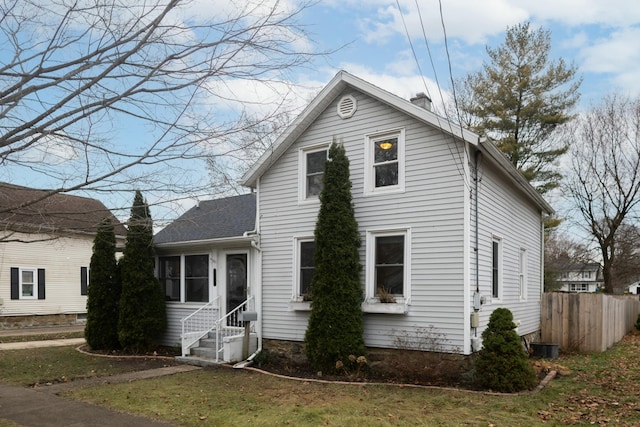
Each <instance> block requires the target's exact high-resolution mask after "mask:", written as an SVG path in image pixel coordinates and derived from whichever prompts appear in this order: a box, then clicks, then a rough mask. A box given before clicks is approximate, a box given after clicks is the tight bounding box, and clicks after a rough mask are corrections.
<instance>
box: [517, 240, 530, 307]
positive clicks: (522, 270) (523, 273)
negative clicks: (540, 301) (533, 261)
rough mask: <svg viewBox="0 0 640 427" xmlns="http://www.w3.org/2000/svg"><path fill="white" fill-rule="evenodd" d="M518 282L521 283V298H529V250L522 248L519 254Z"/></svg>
mask: <svg viewBox="0 0 640 427" xmlns="http://www.w3.org/2000/svg"><path fill="white" fill-rule="evenodd" d="M518 283H519V285H520V299H521V300H526V299H527V289H528V286H527V250H526V249H525V248H520V253H519V256H518Z"/></svg>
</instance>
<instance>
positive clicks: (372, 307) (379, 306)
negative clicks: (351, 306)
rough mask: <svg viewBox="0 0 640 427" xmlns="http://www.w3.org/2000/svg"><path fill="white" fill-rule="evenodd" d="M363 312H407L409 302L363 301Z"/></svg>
mask: <svg viewBox="0 0 640 427" xmlns="http://www.w3.org/2000/svg"><path fill="white" fill-rule="evenodd" d="M362 312H363V313H380V314H407V313H408V312H409V304H407V303H404V302H390V303H388V302H363V303H362Z"/></svg>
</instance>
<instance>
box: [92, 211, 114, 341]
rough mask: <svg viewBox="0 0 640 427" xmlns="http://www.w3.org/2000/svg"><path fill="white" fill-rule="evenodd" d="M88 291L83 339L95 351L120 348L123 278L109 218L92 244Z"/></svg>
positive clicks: (100, 226)
mask: <svg viewBox="0 0 640 427" xmlns="http://www.w3.org/2000/svg"><path fill="white" fill-rule="evenodd" d="M89 271H90V273H91V278H90V283H89V288H88V290H87V324H86V326H85V329H84V336H85V339H86V340H87V344H89V346H90V347H91V348H92V349H94V350H112V349H116V348H120V343H119V340H118V304H119V300H120V278H119V277H118V269H117V263H116V237H115V232H114V229H113V224H112V223H111V220H110V219H109V218H105V219H104V220H102V222H101V223H100V225H99V227H98V232H97V234H96V237H95V239H94V241H93V254H92V255H91V264H90V267H89Z"/></svg>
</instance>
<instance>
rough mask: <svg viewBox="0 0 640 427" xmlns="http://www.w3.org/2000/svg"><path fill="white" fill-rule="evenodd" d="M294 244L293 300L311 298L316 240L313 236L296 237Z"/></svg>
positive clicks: (307, 299) (308, 299)
mask: <svg viewBox="0 0 640 427" xmlns="http://www.w3.org/2000/svg"><path fill="white" fill-rule="evenodd" d="M293 240H294V242H293V245H294V255H293V260H294V266H293V270H294V274H293V300H294V301H310V300H311V281H312V280H313V274H314V273H315V266H314V263H313V255H314V253H315V250H316V242H315V241H314V239H313V237H308V236H305V237H296V238H294V239H293Z"/></svg>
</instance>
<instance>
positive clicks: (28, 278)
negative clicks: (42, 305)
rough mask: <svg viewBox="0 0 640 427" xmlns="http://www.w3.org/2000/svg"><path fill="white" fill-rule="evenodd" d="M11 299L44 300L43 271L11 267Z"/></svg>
mask: <svg viewBox="0 0 640 427" xmlns="http://www.w3.org/2000/svg"><path fill="white" fill-rule="evenodd" d="M10 279H11V299H12V300H17V299H45V269H44V268H35V267H34V268H31V267H11V270H10Z"/></svg>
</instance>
